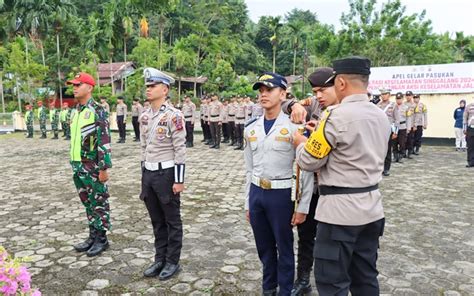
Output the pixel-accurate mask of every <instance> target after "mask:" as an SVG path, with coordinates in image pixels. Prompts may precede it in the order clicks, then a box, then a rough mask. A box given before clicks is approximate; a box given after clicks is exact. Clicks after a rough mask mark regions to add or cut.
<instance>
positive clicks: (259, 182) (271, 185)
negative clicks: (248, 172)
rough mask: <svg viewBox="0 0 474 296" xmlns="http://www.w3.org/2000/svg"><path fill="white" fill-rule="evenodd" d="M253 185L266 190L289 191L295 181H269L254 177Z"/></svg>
mask: <svg viewBox="0 0 474 296" xmlns="http://www.w3.org/2000/svg"><path fill="white" fill-rule="evenodd" d="M252 184H254V185H256V186H258V187H260V188H262V189H266V190H270V189H287V188H291V187H292V186H293V179H291V178H290V179H282V180H269V179H265V178H260V177H256V176H252Z"/></svg>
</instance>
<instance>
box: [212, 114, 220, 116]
mask: <svg viewBox="0 0 474 296" xmlns="http://www.w3.org/2000/svg"><path fill="white" fill-rule="evenodd" d="M211 117H219V114H218V115H211Z"/></svg>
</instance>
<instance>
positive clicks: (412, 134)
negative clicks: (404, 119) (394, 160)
mask: <svg viewBox="0 0 474 296" xmlns="http://www.w3.org/2000/svg"><path fill="white" fill-rule="evenodd" d="M414 143H415V132H414V131H411V130H409V131H408V130H407V144H406V150H408V153H412V152H413V144H414ZM403 152H405V151H403Z"/></svg>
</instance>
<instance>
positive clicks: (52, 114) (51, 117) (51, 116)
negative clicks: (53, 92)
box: [49, 109, 58, 122]
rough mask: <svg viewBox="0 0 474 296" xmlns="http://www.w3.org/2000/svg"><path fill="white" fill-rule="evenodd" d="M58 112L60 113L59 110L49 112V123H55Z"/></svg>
mask: <svg viewBox="0 0 474 296" xmlns="http://www.w3.org/2000/svg"><path fill="white" fill-rule="evenodd" d="M56 112H58V110H56V109H53V110H50V111H49V121H51V122H53V120H54V116H55V115H56Z"/></svg>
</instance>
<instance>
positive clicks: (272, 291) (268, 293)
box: [262, 289, 277, 296]
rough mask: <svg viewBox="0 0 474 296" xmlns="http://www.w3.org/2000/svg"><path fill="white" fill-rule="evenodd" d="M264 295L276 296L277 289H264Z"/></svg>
mask: <svg viewBox="0 0 474 296" xmlns="http://www.w3.org/2000/svg"><path fill="white" fill-rule="evenodd" d="M262 295H263V296H276V295H277V289H271V290H263V291H262Z"/></svg>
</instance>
